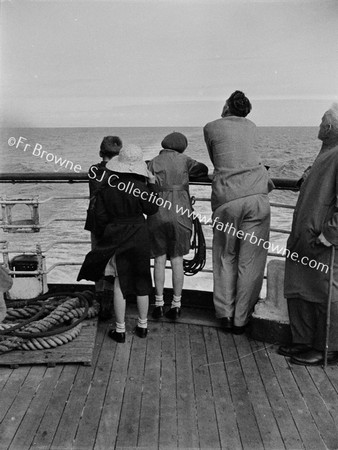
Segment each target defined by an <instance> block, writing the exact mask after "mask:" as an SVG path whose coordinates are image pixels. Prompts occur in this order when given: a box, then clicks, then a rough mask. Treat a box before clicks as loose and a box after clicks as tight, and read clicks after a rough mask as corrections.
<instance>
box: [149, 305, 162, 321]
mask: <svg viewBox="0 0 338 450" xmlns="http://www.w3.org/2000/svg"><path fill="white" fill-rule="evenodd" d="M151 317H152V318H153V319H156V320H158V319H160V318H161V317H163V306H155V308H154V309H153V312H152V313H151Z"/></svg>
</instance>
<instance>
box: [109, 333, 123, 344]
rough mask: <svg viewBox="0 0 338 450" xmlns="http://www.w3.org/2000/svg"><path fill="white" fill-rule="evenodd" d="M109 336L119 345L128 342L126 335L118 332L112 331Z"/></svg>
mask: <svg viewBox="0 0 338 450" xmlns="http://www.w3.org/2000/svg"><path fill="white" fill-rule="evenodd" d="M108 336H109V337H110V338H111V339H113V340H114V341H115V342H118V343H119V344H123V343H124V342H126V333H118V332H117V331H116V330H110V331H109V332H108Z"/></svg>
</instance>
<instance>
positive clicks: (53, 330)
mask: <svg viewBox="0 0 338 450" xmlns="http://www.w3.org/2000/svg"><path fill="white" fill-rule="evenodd" d="M7 304H8V309H7V315H6V317H5V320H4V323H1V324H0V354H1V353H5V352H8V351H11V350H14V349H18V350H19V349H20V350H44V349H48V348H53V347H57V346H58V345H63V344H67V343H68V342H70V341H72V340H73V339H75V338H76V337H77V336H78V335H79V333H80V331H81V327H82V322H83V320H84V319H85V318H92V317H95V316H96V315H97V314H98V310H99V305H98V303H97V302H93V293H92V292H91V291H85V292H82V293H80V292H77V293H71V292H65V293H60V294H56V295H51V294H45V295H41V296H39V297H37V298H36V299H32V300H19V301H10V302H8V303H7ZM89 304H91V306H89ZM13 321H16V322H19V323H12V322H13Z"/></svg>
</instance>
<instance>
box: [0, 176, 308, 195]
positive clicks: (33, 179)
mask: <svg viewBox="0 0 338 450" xmlns="http://www.w3.org/2000/svg"><path fill="white" fill-rule="evenodd" d="M212 178H213V176H212V175H208V176H205V177H200V178H193V177H191V178H190V184H192V185H209V184H211V183H212ZM272 181H273V182H274V185H275V189H283V190H292V191H298V190H299V185H298V180H295V179H292V178H272ZM87 182H88V175H87V173H86V172H81V173H65V172H62V173H61V172H34V173H11V172H7V173H0V183H87Z"/></svg>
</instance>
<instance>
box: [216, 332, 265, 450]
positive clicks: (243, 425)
mask: <svg viewBox="0 0 338 450" xmlns="http://www.w3.org/2000/svg"><path fill="white" fill-rule="evenodd" d="M219 338H220V343H221V348H222V353H223V359H224V362H225V367H226V371H227V375H228V380H229V386H230V392H231V398H232V402H233V405H234V408H235V411H236V417H237V424H238V429H239V434H240V438H241V442H242V446H243V449H248V450H254V449H255V450H256V449H257V450H258V449H263V448H264V447H263V442H262V438H261V435H260V431H259V428H258V424H257V421H256V417H255V413H254V411H253V407H252V404H251V400H250V396H249V392H248V387H247V384H246V381H245V377H244V374H243V372H242V366H241V364H240V362H239V357H238V353H237V348H236V344H235V341H234V339H233V337H232V336H231V335H229V334H226V333H219Z"/></svg>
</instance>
